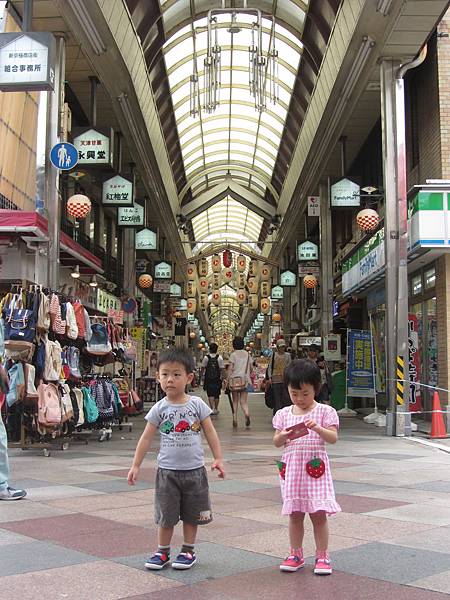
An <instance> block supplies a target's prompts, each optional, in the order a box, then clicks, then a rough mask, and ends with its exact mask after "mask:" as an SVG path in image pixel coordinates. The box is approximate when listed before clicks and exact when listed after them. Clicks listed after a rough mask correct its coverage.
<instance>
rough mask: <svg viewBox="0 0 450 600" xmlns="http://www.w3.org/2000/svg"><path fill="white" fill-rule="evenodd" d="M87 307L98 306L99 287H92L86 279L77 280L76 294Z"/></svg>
mask: <svg viewBox="0 0 450 600" xmlns="http://www.w3.org/2000/svg"><path fill="white" fill-rule="evenodd" d="M74 296H75V297H76V298H78V300H79V301H80V302H81V304H82V305H83V306H84V307H85V308H94V309H95V308H97V289H96V288H93V287H91V286H90V285H89V284H88V283H84V281H79V280H78V281H77V282H76V284H75V294H74Z"/></svg>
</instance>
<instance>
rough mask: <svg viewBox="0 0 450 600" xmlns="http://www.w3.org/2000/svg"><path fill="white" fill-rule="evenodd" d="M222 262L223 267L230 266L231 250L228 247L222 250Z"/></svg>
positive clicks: (231, 260) (231, 259)
mask: <svg viewBox="0 0 450 600" xmlns="http://www.w3.org/2000/svg"><path fill="white" fill-rule="evenodd" d="M222 262H223V266H224V267H231V264H232V262H233V255H232V253H231V250H228V248H227V249H226V250H224V251H223V254H222Z"/></svg>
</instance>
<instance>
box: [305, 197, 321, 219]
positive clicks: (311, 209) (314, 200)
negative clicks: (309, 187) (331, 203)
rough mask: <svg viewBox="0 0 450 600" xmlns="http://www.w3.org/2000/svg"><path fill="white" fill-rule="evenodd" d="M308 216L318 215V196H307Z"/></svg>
mask: <svg viewBox="0 0 450 600" xmlns="http://www.w3.org/2000/svg"><path fill="white" fill-rule="evenodd" d="M308 217H320V198H319V196H308Z"/></svg>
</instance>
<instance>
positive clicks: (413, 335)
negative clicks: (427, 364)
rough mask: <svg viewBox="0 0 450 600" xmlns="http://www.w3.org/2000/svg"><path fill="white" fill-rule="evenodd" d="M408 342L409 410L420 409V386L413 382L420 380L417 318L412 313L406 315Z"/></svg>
mask: <svg viewBox="0 0 450 600" xmlns="http://www.w3.org/2000/svg"><path fill="white" fill-rule="evenodd" d="M408 344H409V361H408V362H409V381H411V384H410V386H409V411H410V412H420V411H421V410H422V396H421V391H420V386H418V385H413V382H420V362H421V361H420V350H419V320H418V318H417V317H416V315H414V314H411V313H410V314H409V315H408Z"/></svg>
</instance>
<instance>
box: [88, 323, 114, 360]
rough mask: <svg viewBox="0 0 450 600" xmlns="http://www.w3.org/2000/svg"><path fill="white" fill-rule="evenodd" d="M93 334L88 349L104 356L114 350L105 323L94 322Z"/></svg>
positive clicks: (92, 326) (91, 352)
mask: <svg viewBox="0 0 450 600" xmlns="http://www.w3.org/2000/svg"><path fill="white" fill-rule="evenodd" d="M91 329H92V336H91V339H90V340H89V341H88V343H87V346H86V350H87V352H88V353H89V354H94V355H95V356H104V355H105V354H109V353H110V352H111V351H112V346H111V342H110V341H109V336H108V329H107V327H106V325H105V324H104V323H92V325H91Z"/></svg>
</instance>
